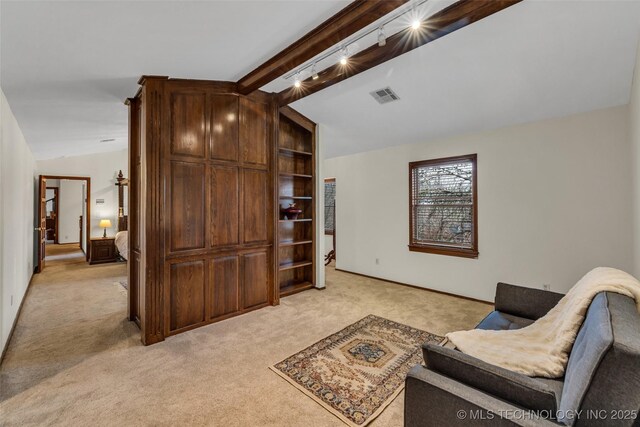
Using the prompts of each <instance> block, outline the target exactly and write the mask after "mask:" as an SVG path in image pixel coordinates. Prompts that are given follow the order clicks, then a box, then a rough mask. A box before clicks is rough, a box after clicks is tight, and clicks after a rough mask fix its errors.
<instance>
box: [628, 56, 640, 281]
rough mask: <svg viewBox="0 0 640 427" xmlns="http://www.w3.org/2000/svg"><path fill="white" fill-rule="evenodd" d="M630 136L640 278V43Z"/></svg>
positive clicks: (636, 269) (635, 255) (637, 273)
mask: <svg viewBox="0 0 640 427" xmlns="http://www.w3.org/2000/svg"><path fill="white" fill-rule="evenodd" d="M629 129H630V130H629V136H630V139H631V149H632V155H631V159H632V162H633V175H632V181H633V184H634V189H633V226H634V233H633V235H634V242H635V245H634V251H633V259H634V269H633V271H634V273H635V276H636V277H638V278H640V44H639V45H638V52H637V55H636V68H635V72H634V74H633V87H632V89H631V100H630V102H629Z"/></svg>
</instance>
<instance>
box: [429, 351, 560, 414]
mask: <svg viewBox="0 0 640 427" xmlns="http://www.w3.org/2000/svg"><path fill="white" fill-rule="evenodd" d="M422 351H423V354H424V361H425V364H426V367H427V368H429V369H430V370H432V371H436V372H438V373H441V374H443V375H446V376H448V377H449V378H452V379H454V380H457V381H459V382H462V383H465V384H467V385H469V386H471V387H474V388H477V389H479V390H482V391H484V392H486V393H489V394H491V395H493V396H496V397H499V398H502V399H505V400H507V401H509V402H513V403H515V404H517V405H520V406H523V407H525V408H529V409H534V410H538V411H549V412H550V413H555V412H556V411H557V410H558V401H559V397H560V396H556V392H555V390H553V389H552V388H551V387H550V386H549V385H547V384H546V383H544V382H541V381H538V380H536V379H535V378H530V377H528V376H526V375H522V374H519V373H517V372H513V371H510V370H508V369H504V368H501V367H499V366H495V365H492V364H490V363H487V362H484V361H482V360H480V359H477V358H475V357H473V356H469V355H468V354H465V353H462V352H460V351H457V350H453V349H450V348H445V347H440V346H437V345H433V344H424V345H423V346H422Z"/></svg>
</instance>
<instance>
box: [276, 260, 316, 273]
mask: <svg viewBox="0 0 640 427" xmlns="http://www.w3.org/2000/svg"><path fill="white" fill-rule="evenodd" d="M311 264H313V261H311V260H306V261H298V262H290V263H287V264H282V265H280V271H285V270H292V269H294V268H301V267H306V266H307V265H311Z"/></svg>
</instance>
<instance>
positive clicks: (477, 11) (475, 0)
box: [278, 0, 522, 106]
mask: <svg viewBox="0 0 640 427" xmlns="http://www.w3.org/2000/svg"><path fill="white" fill-rule="evenodd" d="M521 1H522V0H460V1H458V2H456V3H454V4H452V5H451V6H449V7H447V8H445V9H443V10H441V11H439V12H437V13H435V14H434V15H433V16H431V17H429V18H428V19H427V20H426V21H425V22H423V24H422V27H421V29H419V30H417V31H416V30H413V29H412V28H407V29H405V30H402V31H400V32H398V33H396V34H394V35H393V36H391V37H388V38H387V43H386V45H385V46H378V45H377V44H375V45H373V46H370V47H369V48H367V49H365V50H363V51H361V52H358V53H357V54H355V55H353V56H351V57H350V58H349V64H348V65H346V66H344V65H341V64H335V65H333V66H331V67H329V68H327V69H325V70H323V71H321V72H319V73H318V76H319V77H318V78H317V79H316V80H313V79H312V78H311V77H309V78H307V79H306V80H304V81H302V82H301V83H302V85H301V87H299V88H296V87H291V88H287V89H285V90H283V91H281V92H280V93H278V103H279V105H281V106H283V105H288V104H291V103H293V102H295V101H297V100H299V99H302V98H304V97H306V96H309V95H311V94H313V93H316V92H318V91H320V90H322V89H325V88H327V87H329V86H332V85H334V84H336V83H339V82H341V81H343V80H346V79H348V78H349V77H352V76H355V75H356V74H359V73H362V72H363V71H366V70H368V69H370V68H373V67H376V66H378V65H380V64H382V63H384V62H387V61H389V60H391V59H393V58H396V57H398V56H400V55H402V54H405V53H407V52H410V51H412V50H414V49H416V48H418V47H420V46H423V45H425V44H427V43H430V42H432V41H434V40H437V39H439V38H440V37H443V36H446V35H447V34H450V33H453V32H454V31H457V30H459V29H461V28H464V27H466V26H468V25H470V24H473V23H474V22H476V21H479V20H481V19H483V18H486V17H487V16H490V15H493V14H494V13H497V12H500V11H501V10H503V9H506V8H507V7H509V6H513V5H514V4H517V3H519V2H521ZM489 43H490V41H489Z"/></svg>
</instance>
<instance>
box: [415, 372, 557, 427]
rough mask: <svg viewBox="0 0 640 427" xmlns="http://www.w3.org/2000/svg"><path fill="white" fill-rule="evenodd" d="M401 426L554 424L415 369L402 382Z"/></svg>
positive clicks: (435, 373)
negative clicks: (403, 394) (402, 413)
mask: <svg viewBox="0 0 640 427" xmlns="http://www.w3.org/2000/svg"><path fill="white" fill-rule="evenodd" d="M405 386H406V387H405V397H404V426H405V427H426V426H448V427H468V426H491V427H493V426H497V427H515V426H523V427H525V426H526V427H529V426H538V427H539V426H543V427H551V426H554V427H558V425H557V424H555V423H553V422H551V421H549V420H546V419H541V418H536V417H535V416H534V415H530V416H528V414H531V413H530V412H528V411H526V410H523V409H522V408H519V407H517V406H515V405H512V404H510V403H508V402H505V401H504V400H500V399H498V398H496V397H493V396H491V395H489V394H486V393H483V392H482V391H479V390H476V389H474V388H472V387H469V386H468V385H466V384H463V383H460V382H458V381H455V380H452V379H451V378H447V377H446V376H444V375H441V374H439V373H437V372H433V371H431V370H429V369H427V368H425V367H424V366H421V365H417V366H414V367H413V369H411V371H409V373H408V374H407V378H406V380H405Z"/></svg>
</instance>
